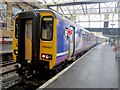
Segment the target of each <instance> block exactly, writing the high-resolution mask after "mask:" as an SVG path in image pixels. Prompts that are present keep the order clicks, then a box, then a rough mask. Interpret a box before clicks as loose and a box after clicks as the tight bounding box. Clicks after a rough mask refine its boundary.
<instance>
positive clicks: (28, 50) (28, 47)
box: [25, 20, 32, 61]
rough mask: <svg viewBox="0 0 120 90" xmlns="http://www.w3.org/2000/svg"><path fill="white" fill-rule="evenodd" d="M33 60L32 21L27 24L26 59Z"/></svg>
mask: <svg viewBox="0 0 120 90" xmlns="http://www.w3.org/2000/svg"><path fill="white" fill-rule="evenodd" d="M31 58H32V20H27V21H26V22H25V59H26V60H29V61H31Z"/></svg>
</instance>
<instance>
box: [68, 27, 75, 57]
mask: <svg viewBox="0 0 120 90" xmlns="http://www.w3.org/2000/svg"><path fill="white" fill-rule="evenodd" d="M70 30H72V32H71V34H70V35H69V36H70V37H69V58H70V57H72V56H73V55H74V51H75V27H74V26H70Z"/></svg>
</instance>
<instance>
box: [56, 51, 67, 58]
mask: <svg viewBox="0 0 120 90" xmlns="http://www.w3.org/2000/svg"><path fill="white" fill-rule="evenodd" d="M68 52H69V51H66V52H61V53H57V57H59V56H63V55H65V54H68Z"/></svg>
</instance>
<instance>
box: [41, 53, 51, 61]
mask: <svg viewBox="0 0 120 90" xmlns="http://www.w3.org/2000/svg"><path fill="white" fill-rule="evenodd" d="M41 58H42V59H47V60H52V55H51V54H44V53H42V55H41Z"/></svg>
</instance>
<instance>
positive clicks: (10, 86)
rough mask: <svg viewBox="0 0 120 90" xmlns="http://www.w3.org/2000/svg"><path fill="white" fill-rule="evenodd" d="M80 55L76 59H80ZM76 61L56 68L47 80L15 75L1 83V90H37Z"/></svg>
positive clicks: (38, 77) (44, 77) (43, 77)
mask: <svg viewBox="0 0 120 90" xmlns="http://www.w3.org/2000/svg"><path fill="white" fill-rule="evenodd" d="M85 53H86V52H85ZM85 53H84V54H85ZM84 54H82V55H84ZM82 55H80V56H79V57H78V58H80V57H81V56H82ZM78 58H76V60H78ZM76 60H75V59H73V60H71V61H68V62H66V63H64V67H62V68H61V67H60V68H58V70H57V73H54V74H52V76H51V75H50V76H49V75H48V76H47V78H46V76H42V77H41V76H33V77H32V78H29V79H23V78H21V77H19V76H18V75H17V74H15V76H12V77H11V79H5V80H4V81H3V84H2V86H3V88H2V90H4V89H6V90H36V89H39V87H41V86H42V85H43V84H45V83H46V82H47V81H49V80H50V79H51V78H54V77H56V75H57V74H58V73H60V72H61V71H62V70H63V69H66V67H68V66H69V65H71V64H73V63H74V61H76ZM13 73H15V72H13ZM12 75H14V74H12ZM9 76H10V75H9ZM13 78H14V79H13Z"/></svg>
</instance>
